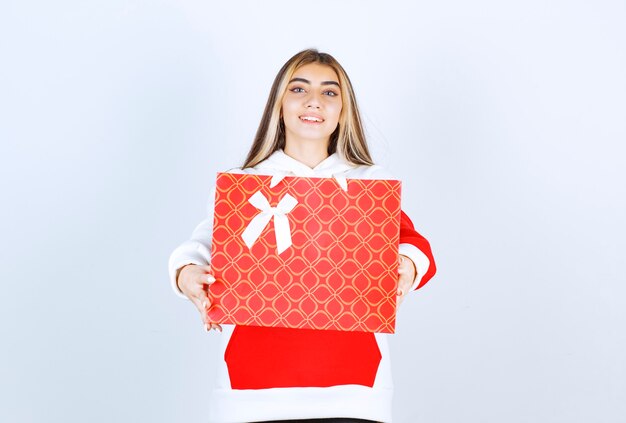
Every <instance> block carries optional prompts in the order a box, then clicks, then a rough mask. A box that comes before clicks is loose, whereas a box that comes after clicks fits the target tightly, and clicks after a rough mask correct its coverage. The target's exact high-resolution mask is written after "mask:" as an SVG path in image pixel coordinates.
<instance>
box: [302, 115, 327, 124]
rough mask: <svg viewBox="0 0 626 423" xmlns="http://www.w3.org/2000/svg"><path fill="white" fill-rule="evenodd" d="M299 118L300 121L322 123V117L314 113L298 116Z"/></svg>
mask: <svg viewBox="0 0 626 423" xmlns="http://www.w3.org/2000/svg"><path fill="white" fill-rule="evenodd" d="M300 120H301V121H302V122H306V123H322V122H324V119H322V118H321V117H320V116H316V115H304V116H300Z"/></svg>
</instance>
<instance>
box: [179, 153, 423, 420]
mask: <svg viewBox="0 0 626 423" xmlns="http://www.w3.org/2000/svg"><path fill="white" fill-rule="evenodd" d="M230 172H233V173H246V174H262V175H272V176H275V177H276V178H278V179H280V178H281V177H283V176H304V177H325V178H329V177H333V178H336V179H337V180H338V182H339V183H340V184H343V181H345V179H395V178H393V177H392V176H391V175H390V174H389V173H388V172H386V171H385V170H384V169H383V168H381V167H380V166H356V165H352V164H350V163H348V162H346V161H345V160H343V159H342V158H341V157H340V156H339V155H338V154H336V153H335V154H333V155H331V156H329V157H328V158H326V159H325V160H324V161H322V162H321V163H320V164H318V165H317V166H316V167H314V168H310V167H308V166H306V165H305V164H303V163H301V162H299V161H297V160H295V159H293V158H292V157H289V156H288V155H286V154H285V153H284V152H283V151H281V150H279V151H276V152H275V153H273V154H272V155H271V156H270V157H268V158H267V159H266V160H264V161H263V162H261V163H259V164H258V165H256V166H255V167H254V168H247V169H234V170H231V171H230ZM212 212H213V198H211V200H210V204H209V215H208V216H207V218H206V219H204V220H203V221H202V222H201V223H200V224H199V225H198V226H197V227H196V228H195V229H194V231H193V233H192V235H191V239H190V240H188V241H186V242H184V243H183V244H181V245H180V246H179V247H178V248H176V249H175V250H174V252H173V253H172V255H171V256H170V260H169V274H170V280H171V283H172V287H173V289H174V291H175V292H176V294H177V295H179V296H180V297H182V298H186V297H185V296H184V295H183V294H182V293H181V292H180V291H179V289H178V287H177V285H176V276H177V273H178V270H179V269H180V268H181V267H183V266H184V265H186V264H198V265H207V264H209V263H210V251H211V237H212V227H213V215H212ZM399 253H400V254H403V255H405V256H407V257H409V258H410V259H411V260H412V261H413V263H414V264H415V266H416V269H417V270H418V272H417V274H418V276H417V277H416V280H415V281H414V284H413V289H415V288H416V287H417V286H418V284H419V282H420V279H421V278H422V276H423V275H425V274H426V272H427V270H428V267H429V266H430V260H429V258H428V257H427V255H426V254H424V253H423V252H422V251H420V250H419V249H418V248H417V247H415V246H414V245H412V244H400V247H399ZM222 327H223V329H224V330H223V333H222V334H221V337H222V342H221V353H220V357H221V358H222V360H221V361H220V363H218V380H217V383H216V387H215V389H214V391H213V393H212V398H211V401H210V407H209V416H210V419H209V421H211V422H219V423H225V422H253V421H264V420H285V419H313V418H331V417H352V418H361V419H368V420H374V421H384V422H388V421H391V400H392V392H393V385H392V380H391V367H390V363H389V351H388V345H387V338H386V335H385V334H375V338H376V342H377V344H378V349H379V350H380V355H381V360H380V363H379V365H378V370H377V373H376V377H375V380H374V383H373V386H371V387H370V386H363V385H359V384H347V385H335V386H328V387H287V388H282V387H281V388H270V389H232V388H231V383H230V379H229V374H228V367H227V363H226V361H225V360H224V352H225V351H226V347H227V346H228V343H229V340H230V338H231V335H232V333H233V330H234V326H233V325H222ZM294 330H295V329H294Z"/></svg>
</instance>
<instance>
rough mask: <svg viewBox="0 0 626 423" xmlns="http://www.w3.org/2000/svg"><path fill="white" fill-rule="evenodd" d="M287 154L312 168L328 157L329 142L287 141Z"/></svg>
mask: <svg viewBox="0 0 626 423" xmlns="http://www.w3.org/2000/svg"><path fill="white" fill-rule="evenodd" d="M284 151H285V154H286V155H288V156H289V157H291V158H293V159H296V160H297V161H299V162H301V163H304V164H305V165H307V166H308V167H310V168H311V169H313V168H314V167H315V166H317V165H318V164H320V163H321V162H322V161H323V160H324V159H326V158H328V142H326V143H324V142H323V141H320V140H304V141H300V142H298V143H294V142H289V140H286V142H285V150H284Z"/></svg>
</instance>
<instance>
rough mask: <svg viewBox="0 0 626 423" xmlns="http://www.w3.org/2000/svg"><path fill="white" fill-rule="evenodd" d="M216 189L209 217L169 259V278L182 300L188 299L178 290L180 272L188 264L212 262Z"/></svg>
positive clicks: (212, 195)
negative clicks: (177, 280)
mask: <svg viewBox="0 0 626 423" xmlns="http://www.w3.org/2000/svg"><path fill="white" fill-rule="evenodd" d="M214 202H215V189H212V190H211V194H210V195H209V201H208V205H207V209H208V213H207V217H206V218H205V219H204V220H203V221H202V222H200V223H199V224H198V226H196V228H195V229H194V230H193V233H192V234H191V238H190V239H189V240H187V241H185V242H183V243H182V244H180V245H179V246H178V247H176V249H175V250H174V251H173V252H172V254H171V255H170V259H169V264H168V268H169V276H170V283H171V285H172V289H173V290H174V292H175V293H176V295H178V296H179V297H181V298H187V297H186V296H185V295H184V294H183V293H182V292H181V291H180V289H179V288H178V285H177V284H176V279H177V277H178V272H179V270H180V269H181V268H182V267H183V266H185V265H187V264H198V265H207V264H209V263H210V262H211V237H212V235H213V204H214Z"/></svg>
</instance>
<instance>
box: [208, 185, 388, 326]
mask: <svg viewBox="0 0 626 423" xmlns="http://www.w3.org/2000/svg"><path fill="white" fill-rule="evenodd" d="M271 180H272V176H266V175H248V174H234V173H219V174H218V176H217V190H216V196H215V217H214V227H213V241H212V245H213V246H212V252H211V257H212V261H211V267H212V269H213V273H214V276H215V278H216V282H215V283H213V284H212V285H210V288H209V296H210V299H211V305H210V306H209V308H208V310H207V312H208V317H209V320H210V321H213V322H220V323H231V324H236V325H252V326H270V327H288V328H309V329H334V330H343V331H367V332H386V333H393V332H394V327H395V317H396V289H397V287H396V286H397V280H398V242H399V226H400V181H396V180H366V179H348V180H347V190H344V189H342V187H341V186H340V184H339V183H338V181H337V180H335V179H333V178H304V177H284V178H283V179H282V180H281V181H280V182H279V183H278V184H277V185H276V186H274V187H273V188H271V187H270V182H271Z"/></svg>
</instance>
